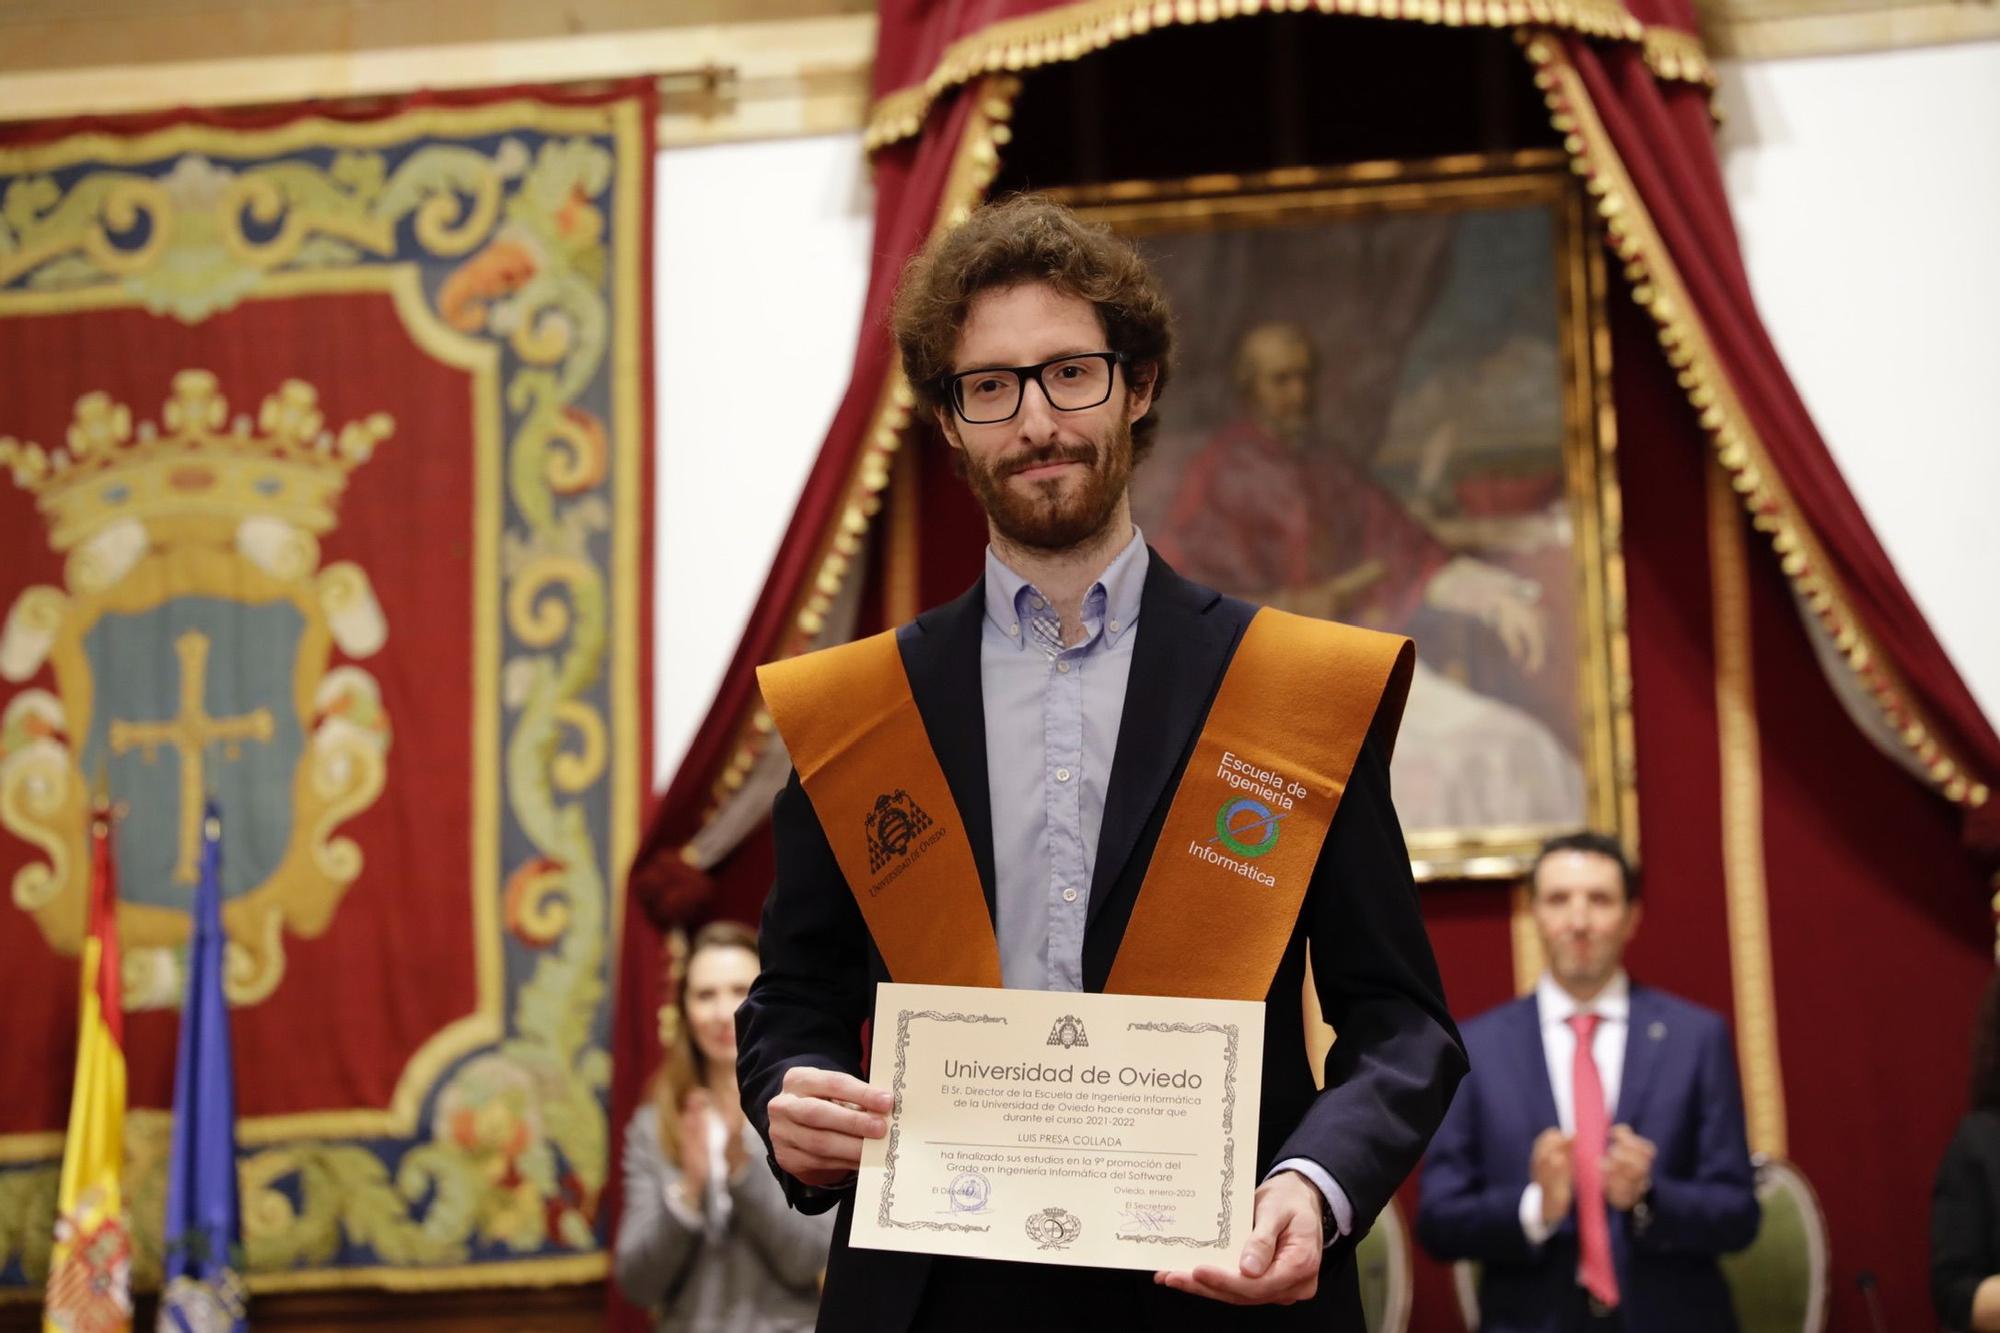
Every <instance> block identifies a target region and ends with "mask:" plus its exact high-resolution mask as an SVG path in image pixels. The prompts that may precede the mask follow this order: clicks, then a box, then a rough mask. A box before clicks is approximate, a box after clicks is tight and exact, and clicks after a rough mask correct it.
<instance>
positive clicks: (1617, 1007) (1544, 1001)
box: [1535, 967, 1632, 1027]
mask: <svg viewBox="0 0 2000 1333" xmlns="http://www.w3.org/2000/svg"><path fill="white" fill-rule="evenodd" d="M1535 1007H1536V1009H1537V1010H1538V1011H1539V1013H1540V1015H1541V1022H1542V1026H1543V1027H1549V1026H1551V1025H1553V1024H1556V1023H1567V1022H1569V1020H1570V1018H1571V1016H1572V1015H1574V1014H1577V1013H1579V1012H1582V1013H1592V1014H1596V1015H1598V1016H1599V1017H1601V1018H1603V1019H1605V1020H1607V1021H1609V1022H1612V1023H1626V1022H1630V1021H1631V1017H1632V979H1631V978H1630V977H1628V976H1626V975H1625V969H1624V968H1622V967H1621V968H1619V969H1618V971H1617V972H1616V973H1614V974H1613V975H1612V977H1611V980H1609V981H1607V982H1605V983H1604V989H1603V990H1601V991H1599V992H1598V993H1597V998H1596V999H1594V1000H1592V1001H1591V1002H1590V1004H1589V1005H1588V1006H1579V1005H1578V1004H1577V1002H1576V1000H1575V999H1574V998H1573V997H1572V996H1571V995H1570V993H1569V992H1568V991H1566V990H1564V989H1563V988H1562V987H1561V986H1558V985H1557V984H1556V979H1555V978H1554V977H1553V976H1550V975H1549V974H1548V973H1547V972H1544V973H1542V979H1541V980H1540V981H1538V982H1536V983H1535Z"/></svg>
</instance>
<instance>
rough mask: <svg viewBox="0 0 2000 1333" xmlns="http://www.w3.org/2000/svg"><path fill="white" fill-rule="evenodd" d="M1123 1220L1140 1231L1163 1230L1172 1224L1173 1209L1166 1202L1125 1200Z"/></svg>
mask: <svg viewBox="0 0 2000 1333" xmlns="http://www.w3.org/2000/svg"><path fill="white" fill-rule="evenodd" d="M1125 1220H1126V1221H1127V1222H1129V1223H1131V1224H1132V1225H1133V1226H1135V1227H1138V1228H1139V1229H1140V1230H1142V1231H1165V1230H1166V1229H1167V1228H1168V1227H1169V1226H1172V1225H1173V1221H1174V1210H1173V1208H1172V1206H1171V1205H1168V1204H1157V1203H1133V1202H1131V1201H1130V1200H1127V1201H1126V1204H1125Z"/></svg>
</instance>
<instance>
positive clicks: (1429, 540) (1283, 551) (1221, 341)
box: [1059, 152, 1638, 879]
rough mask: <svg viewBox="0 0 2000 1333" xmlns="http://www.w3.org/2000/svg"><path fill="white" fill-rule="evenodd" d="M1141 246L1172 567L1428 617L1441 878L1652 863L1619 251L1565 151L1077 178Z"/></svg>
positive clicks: (1153, 496)
mask: <svg viewBox="0 0 2000 1333" xmlns="http://www.w3.org/2000/svg"><path fill="white" fill-rule="evenodd" d="M1059 197H1061V198H1062V199H1063V200H1064V201H1065V202H1067V203H1069V204H1071V205H1072V206H1074V207H1076V208H1078V209H1079V210H1080V211H1081V212H1083V213H1084V214H1085V215H1086V216H1089V217H1092V218H1095V219H1097V220H1100V221H1103V222H1105V223H1107V224H1108V225H1110V226H1111V227H1112V228H1113V229H1115V230H1117V231H1118V232H1120V233H1122V234H1125V235H1129V236H1131V237H1133V238H1134V239H1136V240H1137V241H1138V242H1139V244H1140V247H1141V248H1142V250H1144V251H1145V253H1146V254H1147V256H1148V258H1149V259H1150V260H1151V261H1152V262H1153V264H1154V266H1155V269H1156V271H1157V272H1158V273H1159V275H1160V277H1161V279H1162V280H1163V282H1164V283H1165V285H1166V288H1167V292H1168V296H1169V298H1170V300H1171V302H1172V305H1173V309H1174V311H1175V316H1176V320H1177V325H1176V332H1177V336H1176V343H1177V350H1176V358H1175V365H1174V369H1173V372H1172V378H1171V380H1170V382H1169V384H1168V386H1167V388H1166V391H1165V393H1164V395H1163V399H1162V403H1161V408H1162V421H1161V427H1160V430H1159V434H1158V436H1157V439H1156V442H1155V445H1154V447H1153V449H1152V452H1151V454H1150V456H1149V457H1148V458H1147V459H1145V460H1144V461H1143V463H1142V464H1141V466H1139V468H1138V469H1137V471H1136V472H1135V474H1134V477H1133V509H1134V517H1135V519H1136V520H1137V522H1138V524H1139V526H1140V527H1141V528H1142V529H1143V530H1144V531H1145V533H1146V536H1147V539H1148V540H1149V541H1150V542H1151V543H1152V544H1153V545H1154V546H1155V547H1156V548H1157V549H1158V550H1159V551H1160V552H1161V554H1162V555H1164V556H1165V557H1166V559H1167V560H1168V562H1169V563H1171V564H1172V565H1174V566H1175V568H1177V569H1178V570H1180V572H1181V573H1183V574H1185V575H1187V576H1189V577H1191V578H1194V579H1196V580H1197V581H1199V582H1203V583H1207V584H1209V585H1210V586H1213V587H1215V588H1218V589H1221V590H1222V591H1224V592H1228V593H1233V594H1235V595H1238V596H1241V597H1246V598H1250V599H1252V600H1255V601H1259V602H1264V603H1267V604H1269V605H1272V606H1277V607H1282V608H1284V609H1287V610H1291V611H1297V612H1300V613H1303V614H1308V615H1316V616H1324V617H1329V618H1332V619H1337V620H1344V621H1348V622H1350V623H1354V624H1361V625H1367V626H1370V627H1372V628H1376V629H1383V630H1391V631H1395V632H1397V633H1403V634H1408V635H1410V636H1412V637H1413V638H1414V639H1415V640H1416V641H1417V660H1418V665H1417V671H1416V678H1415V681H1414V683H1413V684H1412V686H1411V690H1410V699H1409V706H1408V709H1407V711H1406V714H1405V718H1404V722H1403V727H1402V731H1401V734H1400V736H1399V739H1398V741H1397V747H1396V755H1395V762H1394V764H1393V766H1392V769H1391V781H1392V783H1393V786H1394V791H1395V798H1396V806H1397V811H1398V813H1399V815H1400V816H1401V818H1402V822H1403V829H1404V833H1405V835H1406V837H1407V839H1408V842H1409V847H1410V856H1411V860H1412V863H1413V865H1414V866H1415V869H1416V872H1417V875H1418V878H1420V879H1456V878H1486V877H1504V876H1512V875H1515V874H1518V873H1519V872H1520V871H1521V870H1523V869H1524V868H1525V867H1526V865H1527V864H1528V862H1529V861H1530V860H1531V859H1532V857H1533V855H1534V852H1535V850H1536V848H1537V847H1538V846H1539V844H1540V843H1541V841H1542V840H1543V839H1544V838H1546V837H1547V836H1549V835H1550V834H1552V833H1556V832H1565V831H1570V830H1574V829H1577V828H1580V827H1584V826H1586V825H1588V826H1591V827H1595V828H1599V829H1602V830H1605V831H1609V832H1613V833H1615V834H1617V835H1619V836H1621V837H1622V838H1623V839H1624V841H1625V843H1626V845H1627V846H1628V847H1629V848H1631V849H1632V850H1633V851H1634V852H1635V853H1636V851H1637V841H1638V828H1637V816H1636V799H1635V792H1634V785H1633V763H1632V731H1631V720H1630V715H1629V699H1630V674H1629V658H1628V654H1627V649H1626V640H1625V623H1624V577H1623V569H1622V565H1621V562H1620V555H1619V499H1618V489H1617V479H1616V473H1615V469H1614V467H1613V463H1612V460H1613V452H1614V449H1615V445H1616V434H1615V421H1614V418H1613V414H1612V410H1611V399H1610V382H1609V376H1610V364H1609V361H1610V338H1609V334H1608V331H1607V329H1606V327H1605V324H1604V318H1603V309H1602V301H1603V288H1604V274H1603V265H1602V261H1601V257H1600V251H1599V249H1598V247H1597V246H1596V245H1595V244H1593V243H1592V241H1591V238H1590V237H1589V236H1588V235H1587V234H1586V228H1585V219H1584V214H1583V199H1582V195H1581V191H1580V187H1579V186H1578V185H1577V183H1576V182H1575V181H1574V179H1573V178H1572V177H1571V175H1570V173H1569V172H1568V170H1567V169H1566V167H1565V165H1564V164H1563V161H1562V157H1561V154H1559V153H1542V152H1535V153H1517V154H1508V155H1504V156H1483V155H1482V156H1467V157H1457V158H1448V159H1435V160H1428V161H1423V162H1388V163H1366V164H1360V165H1354V166H1347V167H1341V168H1333V169H1317V168H1314V169H1294V170H1287V171H1283V172H1276V173H1270V174H1266V175H1261V176H1255V177H1248V176H1242V177H1238V176H1210V177H1200V178H1194V179H1189V180H1182V181H1173V182H1133V183H1126V184H1119V185H1109V186H1102V187H1092V188H1089V189H1085V190H1071V191H1065V192H1063V193H1062V194H1061V195H1060V196H1059Z"/></svg>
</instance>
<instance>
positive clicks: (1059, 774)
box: [1056, 768, 1069, 782]
mask: <svg viewBox="0 0 2000 1333" xmlns="http://www.w3.org/2000/svg"><path fill="white" fill-rule="evenodd" d="M1056 781H1057V782H1068V781H1069V770H1068V769H1066V768H1059V769H1057V770H1056Z"/></svg>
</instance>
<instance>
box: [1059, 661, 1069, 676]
mask: <svg viewBox="0 0 2000 1333" xmlns="http://www.w3.org/2000/svg"><path fill="white" fill-rule="evenodd" d="M1056 671H1057V673H1058V674H1060V675H1064V676H1067V675H1068V674H1069V663H1067V662H1058V663H1056Z"/></svg>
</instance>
